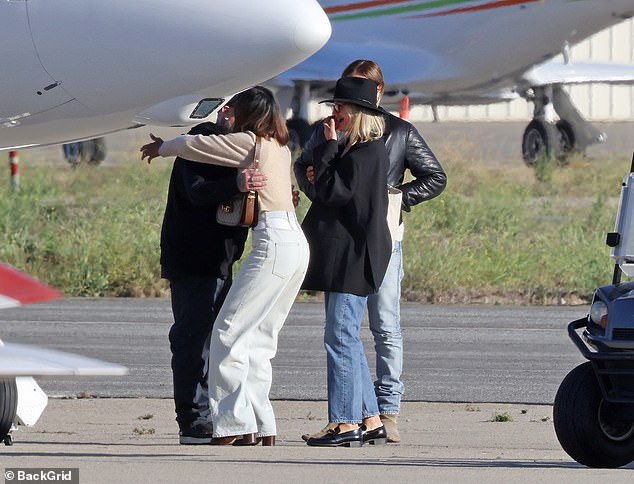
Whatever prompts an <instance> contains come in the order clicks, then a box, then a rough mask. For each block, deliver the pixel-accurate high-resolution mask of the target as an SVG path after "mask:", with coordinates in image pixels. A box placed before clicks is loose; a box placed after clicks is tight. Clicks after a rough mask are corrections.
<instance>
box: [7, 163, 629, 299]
mask: <svg viewBox="0 0 634 484" xmlns="http://www.w3.org/2000/svg"><path fill="white" fill-rule="evenodd" d="M22 158H23V161H24V163H23V165H22V173H21V191H20V192H18V193H15V192H13V191H12V190H11V186H10V182H9V180H8V179H7V180H6V183H4V184H0V234H1V235H2V237H3V244H2V245H1V246H0V260H2V261H6V262H7V263H9V264H12V265H14V266H16V267H17V268H19V269H22V270H24V271H25V272H27V273H30V274H33V275H34V276H35V277H37V278H39V279H41V280H43V281H45V282H47V283H49V284H51V285H52V286H55V287H57V288H59V289H60V290H62V291H63V292H64V293H65V294H66V295H67V296H135V297H138V296H165V295H167V294H168V286H167V283H166V281H164V280H161V279H160V265H159V256H160V248H159V242H160V229H161V223H162V219H163V211H164V208H165V199H166V195H167V187H168V182H169V175H170V171H171V166H172V160H171V159H166V160H155V161H154V162H153V163H152V165H151V166H148V165H147V164H145V163H142V162H140V161H139V160H138V158H134V157H132V156H131V157H130V158H129V159H121V160H117V162H116V164H114V165H112V164H110V165H108V166H105V165H104V166H97V167H84V166H80V167H78V168H77V169H75V170H71V169H70V168H69V167H68V166H65V165H64V166H63V167H60V166H54V165H52V164H47V163H38V164H37V165H31V164H29V161H28V156H27V155H25V156H23V157H22ZM441 158H442V162H443V167H444V168H445V170H446V171H447V175H448V185H447V188H446V190H445V191H444V193H443V194H441V195H440V196H439V197H437V198H436V199H434V200H431V201H428V202H425V203H423V204H421V205H419V206H417V207H415V208H414V209H413V210H412V211H411V212H410V213H406V214H404V219H405V240H404V269H405V278H404V280H403V284H402V288H403V297H404V299H406V300H410V301H419V302H428V303H472V302H481V303H490V304H509V303H510V304H561V303H566V304H571V303H572V304H575V303H585V302H587V301H588V299H589V298H590V297H591V295H592V292H593V291H594V289H595V288H596V287H598V286H601V285H605V284H608V283H609V282H610V281H611V278H612V271H613V264H612V262H611V259H610V257H609V254H610V250H609V248H608V247H607V246H606V244H605V236H606V233H607V232H610V231H612V230H613V229H614V220H615V217H616V211H617V206H618V198H619V195H620V185H621V181H622V179H623V177H624V176H625V174H626V173H627V171H628V170H629V166H630V160H629V159H627V157H623V158H621V159H616V158H615V159H611V160H600V161H588V160H585V159H583V158H582V157H578V158H574V159H573V160H572V161H571V162H570V164H569V165H568V166H566V167H562V166H560V165H557V164H554V165H552V166H551V168H550V169H551V172H550V173H549V175H548V177H544V176H542V175H539V174H538V173H536V172H535V170H534V169H531V168H529V167H526V166H524V165H522V164H515V163H514V164H512V165H510V166H492V165H491V164H488V163H486V161H483V160H478V159H475V158H472V159H470V158H465V157H464V156H462V155H461V156H458V155H456V156H453V155H452V154H451V153H443V155H442V156H441ZM301 200H302V203H301V205H300V207H299V209H298V216H299V218H300V220H301V219H302V218H303V216H304V214H305V213H306V211H307V210H308V207H309V202H308V199H307V198H306V196H305V195H302V196H301ZM247 247H248V243H247ZM300 297H309V295H306V294H301V295H300Z"/></svg>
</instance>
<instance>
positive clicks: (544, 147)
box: [522, 119, 560, 166]
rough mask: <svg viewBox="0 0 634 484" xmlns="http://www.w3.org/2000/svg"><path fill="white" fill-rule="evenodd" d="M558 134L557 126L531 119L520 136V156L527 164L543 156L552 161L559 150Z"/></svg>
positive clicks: (532, 163) (533, 164)
mask: <svg viewBox="0 0 634 484" xmlns="http://www.w3.org/2000/svg"><path fill="white" fill-rule="evenodd" d="M559 144H560V136H559V132H558V131H557V127H556V126H555V125H554V124H552V123H547V122H545V121H542V120H539V119H533V120H532V121H531V122H530V123H528V126H526V129H525V130H524V135H523V136H522V157H523V158H524V162H525V163H526V164H527V165H528V166H535V164H536V163H537V162H538V161H539V160H540V159H541V158H544V157H545V159H546V161H552V160H554V159H556V158H557V156H558V155H559V151H560V146H559Z"/></svg>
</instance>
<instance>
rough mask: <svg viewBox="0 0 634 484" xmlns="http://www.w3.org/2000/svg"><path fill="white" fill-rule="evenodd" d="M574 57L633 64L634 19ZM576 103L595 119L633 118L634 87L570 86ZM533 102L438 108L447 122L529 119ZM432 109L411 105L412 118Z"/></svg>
mask: <svg viewBox="0 0 634 484" xmlns="http://www.w3.org/2000/svg"><path fill="white" fill-rule="evenodd" d="M571 58H572V61H573V62H574V61H575V60H579V61H581V60H594V61H600V62H603V61H611V62H619V63H632V64H634V19H629V20H626V21H624V22H622V23H620V24H619V25H617V26H615V27H612V28H611V29H607V30H605V31H603V32H600V33H598V34H596V35H594V36H592V37H590V38H589V39H588V40H586V41H584V42H582V43H580V44H578V45H576V46H574V47H573V48H572V49H571ZM568 89H569V92H570V94H571V97H572V100H573V102H574V103H575V106H576V107H577V109H579V111H580V112H581V114H583V116H584V117H586V118H587V119H588V120H593V121H607V120H610V121H633V120H634V86H608V85H600V84H594V85H583V86H570V87H569V88H568ZM532 112H533V105H532V103H527V102H526V101H524V100H523V99H518V100H515V101H512V102H510V103H498V104H491V105H489V106H457V107H444V106H439V107H438V117H439V119H440V120H441V121H442V120H445V121H448V120H454V121H470V120H474V121H476V120H477V121H481V120H487V121H497V120H528V119H530V118H531V117H532ZM432 119H433V116H432V112H431V108H429V107H426V106H416V107H412V109H411V110H410V120H412V121H428V120H429V121H431V120H432Z"/></svg>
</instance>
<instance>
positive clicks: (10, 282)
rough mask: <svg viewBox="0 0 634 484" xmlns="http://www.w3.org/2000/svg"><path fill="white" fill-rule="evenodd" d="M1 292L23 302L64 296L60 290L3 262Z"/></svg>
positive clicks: (0, 271)
mask: <svg viewBox="0 0 634 484" xmlns="http://www.w3.org/2000/svg"><path fill="white" fill-rule="evenodd" d="M0 294H1V295H3V296H7V297H9V298H11V299H15V300H16V301H19V302H20V303H22V304H29V303H34V302H41V301H48V300H49V299H56V298H58V297H61V296H63V294H62V293H61V292H59V291H58V290H56V289H53V288H52V287H50V286H47V285H46V284H44V283H43V282H40V281H38V280H36V279H34V278H32V277H31V276H27V275H26V274H24V273H22V272H20V271H18V270H17V269H14V268H13V267H11V266H9V265H7V264H2V263H0Z"/></svg>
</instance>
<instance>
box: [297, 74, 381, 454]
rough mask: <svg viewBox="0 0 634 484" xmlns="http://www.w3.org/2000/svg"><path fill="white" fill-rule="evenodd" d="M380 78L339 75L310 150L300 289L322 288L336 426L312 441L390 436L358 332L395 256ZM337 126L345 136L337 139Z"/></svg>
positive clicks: (346, 442) (347, 442)
mask: <svg viewBox="0 0 634 484" xmlns="http://www.w3.org/2000/svg"><path fill="white" fill-rule="evenodd" d="M376 94H377V84H376V82H374V81H371V80H369V79H363V78H359V77H343V78H341V79H339V81H337V85H336V88H335V95H334V97H333V99H331V100H328V101H323V102H330V103H333V115H332V116H331V117H330V118H328V119H327V120H326V121H325V122H324V136H325V138H326V140H325V142H324V143H322V144H320V145H318V146H316V147H315V149H314V151H313V163H314V187H315V192H316V198H315V199H314V200H313V203H312V205H311V207H310V209H309V210H308V213H307V214H306V217H305V218H304V222H303V224H302V229H303V230H304V233H305V235H306V238H307V239H308V243H309V246H310V253H311V255H310V263H309V266H308V272H307V274H306V277H305V279H304V283H303V285H302V288H303V289H310V290H319V291H325V293H326V294H325V308H326V325H325V333H324V345H325V347H326V355H327V368H328V416H329V421H330V422H331V424H333V425H332V427H333V428H331V429H330V431H329V432H328V433H326V434H325V435H323V436H321V437H318V438H312V439H309V440H308V442H307V443H308V445H311V446H328V447H331V446H340V445H341V446H360V445H362V444H363V443H364V442H368V443H385V442H386V437H387V435H386V432H385V428H384V427H383V426H382V425H381V420H380V418H379V410H378V406H377V401H376V396H375V394H374V385H373V383H372V378H371V376H370V371H369V369H368V364H367V360H366V357H365V353H364V350H363V344H362V342H361V340H360V338H359V330H360V326H361V320H362V318H363V313H364V310H365V306H366V300H367V296H368V295H369V294H373V293H375V292H376V291H377V290H378V288H379V286H380V285H381V281H382V280H383V276H384V275H385V271H386V269H387V265H388V262H389V259H390V254H391V250H392V241H391V238H390V233H389V229H388V225H387V221H386V215H387V206H388V196H387V165H388V157H387V152H386V150H385V144H384V143H383V141H382V139H381V136H382V135H383V130H384V128H385V124H384V121H383V117H382V116H381V113H382V111H381V109H380V108H378V107H377V104H376V100H377V95H376ZM337 131H339V132H343V133H345V135H346V143H345V144H344V145H342V146H341V148H340V146H339V143H338V142H337Z"/></svg>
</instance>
